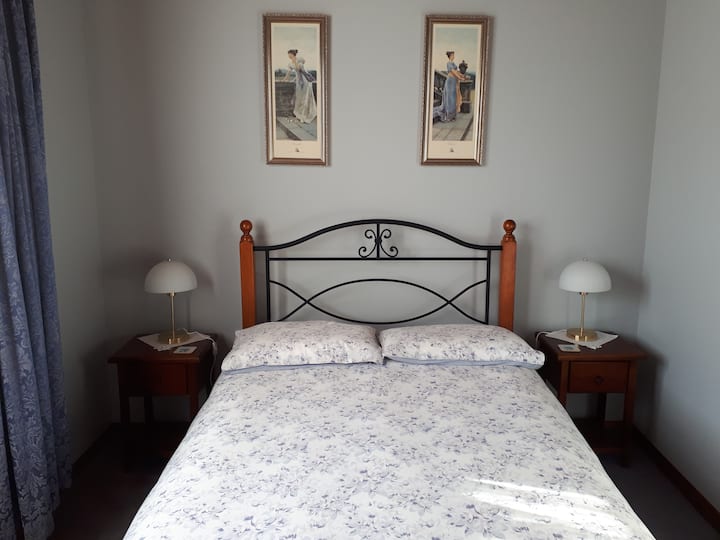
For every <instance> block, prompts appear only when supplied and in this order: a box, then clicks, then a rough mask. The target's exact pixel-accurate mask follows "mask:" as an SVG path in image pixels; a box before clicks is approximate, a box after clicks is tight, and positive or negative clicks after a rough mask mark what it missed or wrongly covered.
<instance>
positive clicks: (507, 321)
mask: <svg viewBox="0 0 720 540" xmlns="http://www.w3.org/2000/svg"><path fill="white" fill-rule="evenodd" d="M515 227H516V225H515V222H514V221H513V220H512V219H506V220H505V223H503V229H505V236H503V239H502V242H501V245H502V251H501V252H500V300H499V305H498V325H499V326H502V327H503V328H507V329H508V330H512V329H513V321H514V318H515V259H516V255H517V242H516V241H515V235H513V232H515Z"/></svg>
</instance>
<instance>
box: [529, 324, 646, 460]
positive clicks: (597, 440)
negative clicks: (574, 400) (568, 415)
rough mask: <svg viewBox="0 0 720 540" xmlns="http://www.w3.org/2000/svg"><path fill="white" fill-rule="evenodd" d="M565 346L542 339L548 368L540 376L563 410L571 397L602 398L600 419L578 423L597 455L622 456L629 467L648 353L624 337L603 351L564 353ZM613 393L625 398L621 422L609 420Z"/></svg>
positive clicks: (581, 348) (599, 408)
mask: <svg viewBox="0 0 720 540" xmlns="http://www.w3.org/2000/svg"><path fill="white" fill-rule="evenodd" d="M561 343H565V342H563V341H559V340H556V339H552V338H548V337H547V336H545V335H544V334H541V335H540V336H539V338H538V347H539V348H540V350H542V351H543V352H544V353H545V365H544V366H543V367H542V368H541V369H540V375H541V376H542V377H543V378H544V379H546V380H548V381H549V382H550V384H552V386H553V387H554V388H555V390H556V391H557V397H558V400H559V401H560V403H561V404H562V405H563V407H564V406H566V404H567V395H568V393H589V394H598V406H597V415H596V417H595V418H592V419H587V420H585V419H583V420H576V421H575V423H576V424H577V426H578V428H579V429H580V431H581V432H582V433H583V435H584V436H585V438H586V439H587V441H588V442H589V443H590V446H591V447H592V448H593V450H595V451H596V452H597V453H612V454H619V455H620V456H621V458H622V462H623V463H625V464H627V463H629V460H630V452H631V443H632V429H633V408H634V404H635V383H636V379H637V361H638V360H641V359H643V358H646V357H647V356H648V354H647V352H646V351H645V350H644V349H643V348H642V347H640V345H638V344H636V343H634V342H632V341H630V340H628V339H625V338H623V337H622V336H620V337H618V338H616V339H614V340H613V341H611V342H610V343H606V344H605V345H603V346H602V348H600V349H596V350H593V349H588V348H587V347H580V352H563V351H561V350H560V349H558V347H557V346H558V345H559V344H561ZM609 393H619V394H624V395H625V396H624V408H623V419H622V420H621V421H620V422H608V421H606V419H605V406H606V403H607V394H609Z"/></svg>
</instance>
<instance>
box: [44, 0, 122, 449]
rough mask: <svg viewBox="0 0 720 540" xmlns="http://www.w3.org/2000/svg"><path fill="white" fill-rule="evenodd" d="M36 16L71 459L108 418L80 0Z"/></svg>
mask: <svg viewBox="0 0 720 540" xmlns="http://www.w3.org/2000/svg"><path fill="white" fill-rule="evenodd" d="M35 12H36V19H37V29H38V41H39V47H40V68H41V70H40V71H41V81H42V93H43V108H44V116H45V143H46V144H45V147H46V152H47V173H48V188H49V192H50V215H51V221H52V237H53V251H54V255H55V270H56V276H57V289H58V303H59V309H60V325H61V332H62V344H63V366H64V373H65V400H66V406H67V411H68V417H69V421H70V430H71V435H72V457H73V459H76V458H77V457H78V456H79V455H80V454H81V453H82V452H83V451H84V450H85V449H86V448H87V447H88V446H89V445H90V444H91V443H92V442H93V441H94V440H95V439H96V438H97V437H98V435H99V434H100V433H101V432H102V431H103V430H104V429H105V428H106V427H107V424H108V420H109V415H110V406H109V405H110V404H109V401H108V399H107V395H108V377H107V367H106V364H105V358H106V356H105V352H106V351H105V350H104V347H103V343H104V342H105V340H106V339H107V334H108V330H107V325H106V320H105V302H104V296H103V295H104V290H103V287H102V283H101V274H102V261H101V258H100V235H99V229H98V203H97V189H96V183H95V170H94V169H95V164H94V156H93V154H94V146H93V135H92V122H91V119H90V108H89V87H88V82H89V81H88V68H87V61H86V57H85V38H84V34H85V30H84V18H83V13H84V11H83V3H82V2H81V1H80V0H69V1H66V2H56V1H54V0H38V1H36V2H35Z"/></svg>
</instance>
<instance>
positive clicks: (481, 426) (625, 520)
mask: <svg viewBox="0 0 720 540" xmlns="http://www.w3.org/2000/svg"><path fill="white" fill-rule="evenodd" d="M400 537H404V538H431V537H433V538H533V539H540V538H554V539H557V538H604V539H605V538H652V536H651V534H650V533H649V531H648V530H647V528H646V527H645V526H644V524H643V523H642V522H641V521H640V520H639V518H638V517H637V516H636V515H635V514H634V512H633V511H632V509H631V508H630V506H629V504H628V503H627V501H626V500H625V499H624V498H623V497H622V495H621V494H620V492H619V491H618V490H617V489H616V488H615V486H614V484H613V483H612V481H611V480H610V478H609V477H608V476H607V474H606V473H605V471H604V470H603V469H602V466H601V465H600V462H599V461H598V459H597V457H596V456H595V455H594V453H593V452H592V450H591V449H590V448H589V447H588V445H587V444H586V442H585V441H584V439H583V438H582V436H581V435H580V433H579V432H578V431H577V430H576V428H575V427H574V425H573V424H572V421H571V420H570V418H569V417H568V416H567V413H566V412H565V410H564V409H563V408H562V407H561V406H560V405H559V403H558V402H557V400H556V399H555V397H554V396H553V395H552V393H551V392H550V391H549V390H548V389H547V387H546V386H545V384H544V383H543V382H542V381H541V379H540V377H539V376H538V374H537V373H536V372H535V371H532V370H529V369H525V368H521V367H514V366H437V365H433V366H418V365H407V364H401V363H395V362H388V364H387V365H385V366H380V365H371V364H355V365H342V366H340V365H336V366H330V365H326V366H320V367H316V368H309V367H304V368H299V369H294V370H283V371H260V372H253V373H242V372H227V373H223V375H222V376H221V377H220V378H219V379H218V381H217V383H216V385H215V387H214V389H213V391H212V392H211V395H210V397H209V399H208V402H207V403H206V404H205V406H204V407H203V408H202V409H201V411H200V413H199V414H198V416H197V417H196V418H195V420H194V422H193V423H192V425H191V427H190V429H189V431H188V433H187V436H186V437H185V439H184V441H183V442H182V443H181V445H180V446H179V448H178V450H177V451H176V452H175V454H174V455H173V457H172V458H171V460H170V462H169V463H168V466H167V467H166V469H165V471H164V472H163V474H162V476H161V478H160V479H159V481H158V483H157V485H156V486H155V487H154V488H153V490H152V491H151V493H150V494H149V495H148V497H147V499H146V500H145V502H144V503H143V505H142V507H141V508H140V510H139V512H138V513H137V515H136V517H135V519H134V520H133V523H132V524H131V526H130V529H129V530H128V531H127V534H126V538H127V539H140V538H144V539H151V538H152V539H161V538H168V539H179V538H218V539H221V538H400Z"/></svg>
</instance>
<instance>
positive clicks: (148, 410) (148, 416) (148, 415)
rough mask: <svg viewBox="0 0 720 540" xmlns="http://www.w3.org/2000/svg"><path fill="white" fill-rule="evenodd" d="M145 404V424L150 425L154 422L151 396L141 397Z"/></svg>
mask: <svg viewBox="0 0 720 540" xmlns="http://www.w3.org/2000/svg"><path fill="white" fill-rule="evenodd" d="M143 399H144V402H145V423H146V424H152V423H153V422H155V411H154V410H153V398H152V396H143Z"/></svg>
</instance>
